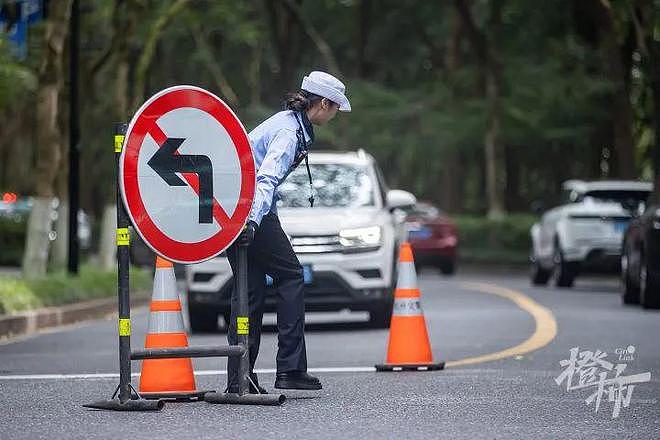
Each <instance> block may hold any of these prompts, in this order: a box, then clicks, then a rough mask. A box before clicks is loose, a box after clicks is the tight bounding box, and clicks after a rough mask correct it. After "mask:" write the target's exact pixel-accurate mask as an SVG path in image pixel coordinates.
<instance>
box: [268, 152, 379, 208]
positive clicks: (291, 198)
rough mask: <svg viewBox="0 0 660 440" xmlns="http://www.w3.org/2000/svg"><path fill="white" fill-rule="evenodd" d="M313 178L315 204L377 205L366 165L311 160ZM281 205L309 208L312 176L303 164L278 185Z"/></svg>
mask: <svg viewBox="0 0 660 440" xmlns="http://www.w3.org/2000/svg"><path fill="white" fill-rule="evenodd" d="M309 168H310V169H311V171H312V180H313V182H314V207H316V206H319V207H324V208H357V207H361V206H374V204H375V197H374V185H373V182H372V180H371V177H370V175H369V172H368V170H369V169H368V167H367V166H358V165H350V164H335V163H323V164H310V165H309ZM278 191H279V194H280V200H279V201H278V202H277V206H278V207H282V208H308V207H309V200H308V197H309V178H308V177H307V170H306V169H305V165H304V164H301V165H300V166H299V167H298V168H297V169H296V170H295V171H294V172H293V173H291V175H290V176H289V177H287V179H286V181H284V183H282V184H281V185H280V186H279V188H278Z"/></svg>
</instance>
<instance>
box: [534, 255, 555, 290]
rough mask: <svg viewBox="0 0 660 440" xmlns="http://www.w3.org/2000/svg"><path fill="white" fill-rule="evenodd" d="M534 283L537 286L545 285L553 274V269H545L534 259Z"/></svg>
mask: <svg viewBox="0 0 660 440" xmlns="http://www.w3.org/2000/svg"><path fill="white" fill-rule="evenodd" d="M531 275H532V284H533V285H535V286H545V285H546V284H548V280H549V279H550V276H551V275H552V271H551V270H546V269H544V268H543V267H542V266H541V265H540V264H539V262H538V261H537V260H536V259H534V261H532V274H531Z"/></svg>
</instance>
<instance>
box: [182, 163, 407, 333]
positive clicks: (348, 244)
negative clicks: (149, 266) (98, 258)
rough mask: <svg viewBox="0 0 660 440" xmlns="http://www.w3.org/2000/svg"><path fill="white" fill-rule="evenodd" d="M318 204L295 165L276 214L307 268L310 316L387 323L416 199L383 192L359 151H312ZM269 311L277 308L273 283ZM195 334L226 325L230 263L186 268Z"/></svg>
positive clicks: (223, 260)
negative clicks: (408, 213)
mask: <svg viewBox="0 0 660 440" xmlns="http://www.w3.org/2000/svg"><path fill="white" fill-rule="evenodd" d="M309 163H310V168H311V170H312V176H313V178H314V198H315V204H314V207H313V208H310V206H309V202H308V197H309V193H310V187H309V181H308V177H307V172H306V170H305V167H304V166H301V167H299V168H298V169H297V170H296V171H295V172H293V173H292V174H291V175H290V176H289V177H288V178H287V180H286V181H285V182H284V183H283V184H282V185H281V186H280V187H279V193H280V200H279V201H278V208H277V209H278V216H279V218H280V221H281V223H282V227H283V229H284V231H285V232H286V233H287V235H288V236H289V239H290V240H291V244H292V245H293V249H294V251H295V252H296V254H297V255H298V258H299V260H300V263H301V264H302V265H303V269H304V281H305V285H306V291H305V304H306V309H307V310H308V311H339V310H344V309H348V310H360V311H368V312H369V313H370V317H371V323H372V324H373V325H374V326H378V327H386V326H388V325H389V321H390V316H391V313H392V301H393V289H394V284H395V281H396V278H395V271H396V261H397V255H398V246H399V244H400V243H401V241H402V240H403V237H404V235H403V234H404V227H403V224H404V223H403V221H404V219H405V214H404V213H403V212H401V211H400V210H399V209H400V208H404V207H408V206H411V205H413V204H414V203H415V202H416V200H415V197H414V196H413V195H412V194H410V193H408V192H406V191H400V190H392V191H388V190H387V188H386V185H385V182H384V180H383V177H382V174H381V172H380V171H379V169H378V167H377V165H376V162H375V160H374V159H373V157H371V156H370V155H369V154H367V153H365V152H364V151H358V152H348V153H321V152H319V153H311V154H310V156H309ZM266 281H267V284H268V285H270V286H271V287H270V288H269V294H268V295H267V297H266V312H273V311H275V305H276V298H275V295H274V290H273V288H272V280H270V279H269V278H268V277H267V280H266ZM186 285H187V291H188V309H189V316H190V326H191V328H192V330H193V331H214V330H216V329H217V324H218V317H219V316H222V317H224V319H225V322H228V317H229V313H230V295H231V288H232V272H231V267H230V266H229V262H228V261H227V258H226V257H224V256H220V257H218V258H215V259H213V260H210V261H207V262H204V263H200V264H196V265H190V266H187V268H186Z"/></svg>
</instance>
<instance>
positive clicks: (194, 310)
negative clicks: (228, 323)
mask: <svg viewBox="0 0 660 440" xmlns="http://www.w3.org/2000/svg"><path fill="white" fill-rule="evenodd" d="M188 318H189V319H190V330H191V331H192V332H193V333H215V332H217V331H218V314H217V313H216V312H214V311H211V310H207V309H205V308H202V307H195V306H193V305H192V304H189V305H188Z"/></svg>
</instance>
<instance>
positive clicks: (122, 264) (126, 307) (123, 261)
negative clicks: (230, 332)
mask: <svg viewBox="0 0 660 440" xmlns="http://www.w3.org/2000/svg"><path fill="white" fill-rule="evenodd" d="M127 128H128V125H127V124H125V123H118V124H115V135H114V146H115V175H116V179H115V186H116V191H117V300H118V302H119V321H118V326H117V327H118V330H119V386H118V387H117V389H116V390H115V393H114V394H113V395H112V398H111V399H110V400H101V401H98V402H92V403H88V404H85V405H83V406H84V407H86V408H94V409H107V410H112V411H158V410H160V409H162V408H163V405H164V402H163V400H161V399H159V400H147V399H142V398H139V396H137V395H136V396H133V391H134V389H133V387H132V386H131V305H130V291H129V282H128V281H129V243H130V236H129V233H128V225H129V223H130V220H129V218H128V214H127V213H126V210H125V208H124V203H122V200H121V192H120V190H119V161H120V157H121V151H122V148H123V145H124V136H125V135H126V130H127ZM117 394H119V396H118V397H119V399H115V396H117ZM136 394H137V392H136ZM134 397H138V398H134Z"/></svg>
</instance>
